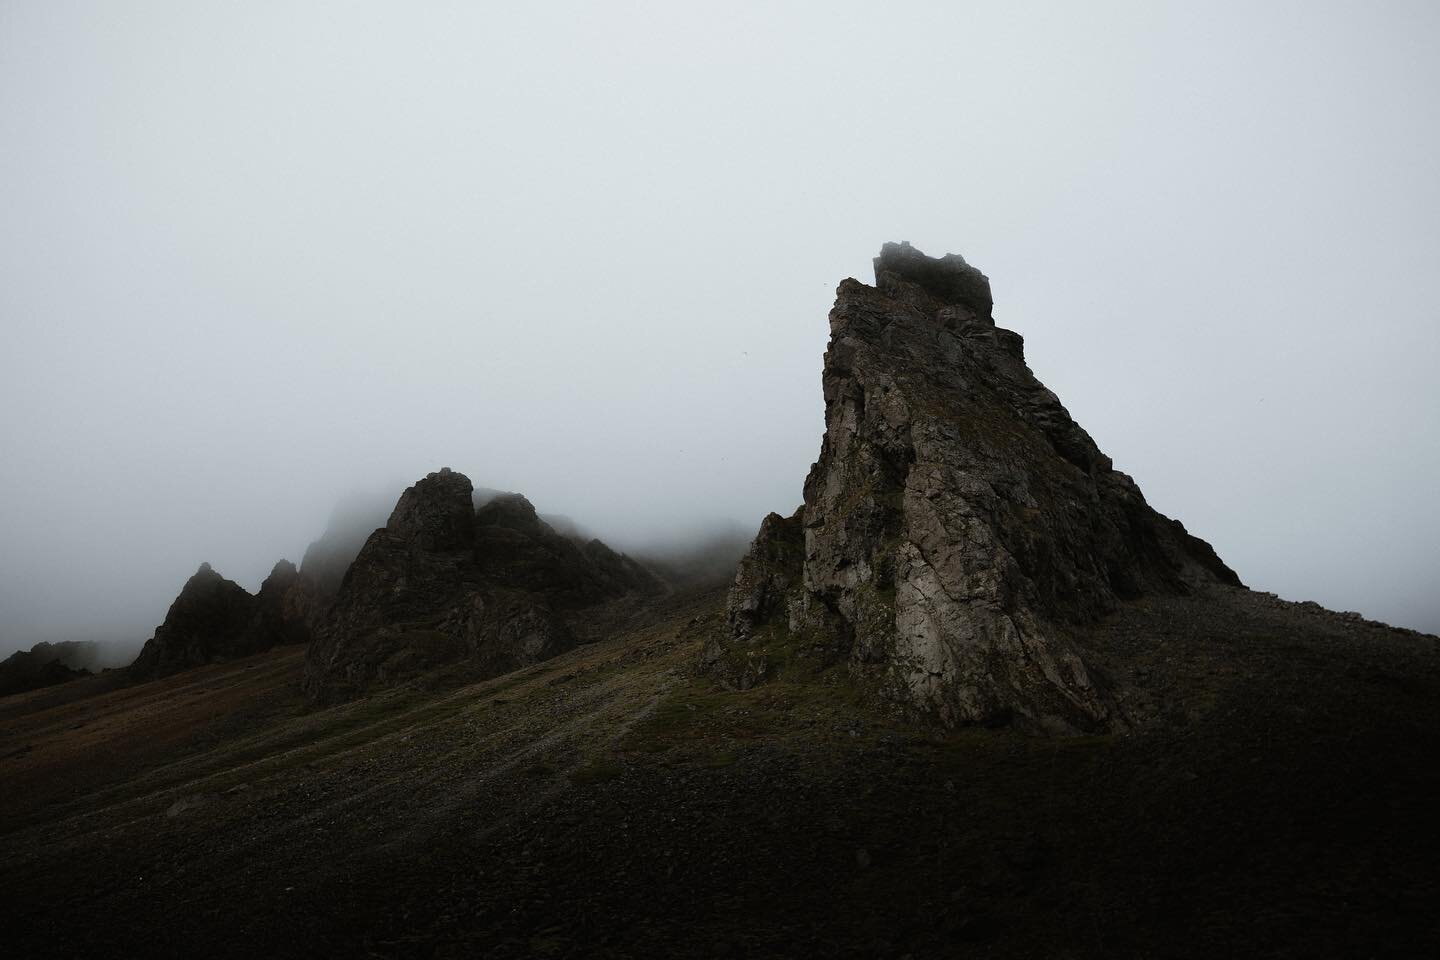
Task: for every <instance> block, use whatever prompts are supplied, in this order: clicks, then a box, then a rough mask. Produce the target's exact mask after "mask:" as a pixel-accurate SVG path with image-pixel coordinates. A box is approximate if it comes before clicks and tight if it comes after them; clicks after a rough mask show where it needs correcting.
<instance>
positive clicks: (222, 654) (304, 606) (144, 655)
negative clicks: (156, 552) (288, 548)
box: [129, 560, 312, 680]
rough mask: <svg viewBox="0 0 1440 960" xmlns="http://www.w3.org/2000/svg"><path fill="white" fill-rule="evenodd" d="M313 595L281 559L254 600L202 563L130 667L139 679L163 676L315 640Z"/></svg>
mask: <svg viewBox="0 0 1440 960" xmlns="http://www.w3.org/2000/svg"><path fill="white" fill-rule="evenodd" d="M311 606H312V604H311V601H310V593H309V591H308V590H307V589H306V587H305V584H304V583H303V581H302V580H301V578H300V576H299V574H298V573H297V572H296V570H295V566H294V564H291V563H290V562H288V561H285V560H281V561H280V562H279V563H277V564H276V565H275V569H274V570H272V571H271V573H270V576H269V577H267V578H266V579H265V582H264V583H263V584H261V585H260V592H259V593H257V594H254V595H253V596H252V595H251V594H250V593H249V592H248V591H247V590H246V589H245V588H244V587H242V586H240V585H239V584H237V583H235V582H234V581H232V580H226V579H225V578H224V577H222V576H220V574H218V573H216V572H215V571H214V570H213V569H211V567H210V564H208V563H202V564H200V569H199V570H197V571H196V572H195V575H194V576H193V577H191V578H190V579H189V580H187V581H186V582H185V586H184V587H183V588H182V589H181V591H180V595H179V596H178V597H176V598H175V602H174V603H172V604H171V605H170V610H169V612H168V613H166V614H165V622H164V623H162V624H161V625H160V626H159V627H157V628H156V630H155V635H154V636H153V637H151V638H150V639H149V640H147V641H146V642H145V646H144V647H143V648H142V649H141V651H140V655H139V656H138V657H137V658H136V659H135V662H134V663H132V664H131V665H130V667H129V672H130V676H131V677H132V678H133V679H137V680H146V679H151V678H153V677H163V676H166V675H168V674H171V673H175V672H177V671H179V670H185V669H188V668H190V667H197V666H200V665H202V664H206V663H212V662H214V661H217V660H230V659H233V658H235V657H245V656H249V655H250V654H252V653H259V652H261V651H262V650H268V649H270V648H271V647H273V646H276V645H277V644H284V643H305V642H307V641H309V639H310V626H309V616H310V608H311Z"/></svg>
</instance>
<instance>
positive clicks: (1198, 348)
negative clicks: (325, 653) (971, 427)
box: [0, 0, 1440, 654]
mask: <svg viewBox="0 0 1440 960" xmlns="http://www.w3.org/2000/svg"><path fill="white" fill-rule="evenodd" d="M1437 90H1440V5H1437V4H1435V3H1433V2H1430V0H1420V2H1410V3H1406V2H1378V3H1377V2H1373V0H1370V2H1356V3H1331V2H1313V0H1307V2H1272V3H1263V4H1257V3H1253V2H1245V3H1205V4H1195V3H1183V4H1181V3H1177V4H1167V3H1158V2H1154V0H1143V2H1133V3H1100V4H1073V3H1068V2H1064V3H1045V4H1022V3H983V4H982V3H956V2H946V3H926V4H917V3H896V4H876V3H874V2H867V3H836V2H828V3H806V4H791V3H756V4H724V5H707V6H704V7H702V6H700V5H692V4H676V3H664V2H656V3H620V2H615V3H586V4H580V3H535V4H529V3H516V4H503V5H502V4H477V3H453V4H452V3H439V2H433V3H423V4H410V3H333V4H331V3H325V4H321V3H293V2H283V3H281V2H275V3H264V2H246V3H201V2H196V0H183V2H172V3H153V2H151V3H147V2H141V0H132V2H125V3H111V2H89V3H67V2H60V0H33V2H16V0H9V2H0V324H3V329H0V332H3V340H0V343H3V347H0V654H3V653H4V652H6V651H8V650H9V649H10V648H13V647H22V646H26V647H28V646H29V645H30V644H31V643H33V642H35V641H36V640H40V639H62V638H65V637H80V638H86V637H106V638H117V637H118V638H126V639H131V640H141V639H144V637H146V636H148V635H149V633H150V631H151V630H152V628H153V627H154V625H155V624H156V623H158V622H159V621H160V620H161V619H162V618H163V616H164V613H165V609H166V607H167V605H168V604H169V602H170V600H171V599H172V598H173V597H174V595H175V593H176V591H177V590H178V589H179V587H180V585H181V583H182V582H183V581H184V579H185V578H186V577H187V576H189V575H190V574H191V573H192V572H193V571H194V569H195V568H196V566H197V565H198V564H199V563H200V562H201V561H202V560H204V561H209V562H210V563H211V564H213V565H214V566H215V567H216V568H217V569H218V570H220V571H221V572H222V573H224V574H225V575H227V576H229V577H231V578H233V579H236V580H238V581H239V582H240V583H241V584H243V585H245V586H247V587H249V588H251V589H254V588H255V587H256V586H257V585H258V583H259V581H260V579H261V578H262V577H263V576H264V574H265V573H266V572H267V571H268V570H269V568H270V566H271V565H272V564H273V562H274V561H275V560H276V559H278V558H280V557H282V556H284V557H288V558H291V559H296V560H298V558H299V556H300V554H301V553H302V551H303V550H304V547H305V545H306V544H307V543H308V542H309V541H310V540H311V539H312V538H314V537H315V536H316V535H317V534H319V533H320V531H321V529H322V527H323V526H324V522H325V518H326V517H327V515H328V514H329V512H330V510H331V508H332V507H333V505H334V504H335V502H336V501H337V500H338V499H339V498H340V497H341V496H343V495H345V494H346V493H348V492H350V491H351V490H354V489H357V488H359V489H371V488H373V487H375V486H376V485H385V484H390V483H394V484H397V485H403V484H404V483H406V482H410V481H413V480H414V479H415V478H416V477H418V476H420V475H422V474H424V473H425V472H427V471H429V470H433V469H436V468H438V467H440V466H443V465H448V466H451V467H454V468H455V469H458V470H463V471H465V472H467V473H468V474H469V475H470V476H471V477H472V479H473V480H474V481H475V482H476V483H477V484H480V485H487V486H492V487H500V488H509V489H514V490H519V491H522V492H524V493H526V494H527V495H528V496H529V497H530V498H531V500H533V501H534V502H535V504H536V505H537V506H538V507H539V509H541V510H542V511H546V512H553V513H561V514H566V515H568V516H570V517H573V518H574V519H575V520H577V521H578V522H580V523H582V524H584V525H585V526H586V527H587V528H589V529H592V530H594V531H595V532H596V533H597V534H599V535H600V536H602V537H605V538H607V539H610V540H613V541H615V542H617V543H619V544H621V545H622V546H631V547H633V546H634V545H637V544H643V543H644V542H645V541H647V540H650V539H656V538H659V539H669V540H673V539H674V538H676V537H678V536H686V535H692V534H695V533H697V532H703V531H707V530H710V529H714V528H724V527H728V526H730V525H734V524H740V525H743V526H745V527H747V528H751V529H753V527H754V526H755V525H756V524H758V521H759V519H760V517H761V516H762V515H763V514H764V513H765V512H767V511H769V510H779V511H783V512H788V511H790V510H792V509H793V508H794V507H795V506H796V505H797V504H798V502H799V500H800V496H801V489H800V488H801V482H802V480H803V478H804V475H805V472H806V470H807V468H808V467H809V465H810V463H811V461H812V460H813V459H814V457H815V455H816V454H817V452H818V450H819V442H820V433H821V430H822V412H823V411H822V401H821V396H820V376H819V375H820V363H821V355H822V352H823V350H824V346H825V342H826V339H827V334H828V330H827V325H826V312H827V310H828V309H829V306H830V303H831V300H832V296H833V290H834V287H835V285H836V283H837V282H838V281H839V280H840V279H842V278H843V277H845V276H847V275H852V276H856V277H859V278H861V279H864V280H866V281H867V282H868V281H869V279H870V258H871V257H872V256H873V255H874V254H875V252H876V251H877V250H878V248H879V246H880V244H881V243H882V242H883V241H885V240H910V241H912V242H913V243H915V244H916V245H917V246H919V247H920V248H921V249H923V250H925V251H927V252H929V253H931V254H935V255H938V254H941V253H944V252H946V251H955V252H959V253H963V254H964V255H965V256H966V257H967V258H968V259H969V260H970V261H971V262H973V263H974V264H976V265H977V266H979V267H980V268H981V269H983V270H984V271H985V272H986V273H988V274H989V276H990V277H991V280H992V283H993V286H994V291H995V299H996V314H997V318H998V320H999V322H1000V323H1001V325H1003V326H1007V327H1011V328H1013V329H1015V330H1018V331H1020V332H1021V333H1023V334H1024V335H1025V337H1026V341H1027V348H1028V354H1029V359H1030V362H1031V365H1032V366H1033V367H1034V369H1035V371H1036V373H1037V374H1038V375H1039V376H1040V377H1041V379H1042V380H1044V381H1045V382H1046V383H1047V384H1048V385H1049V386H1050V387H1051V388H1053V389H1054V390H1055V391H1056V392H1057V393H1058V394H1059V395H1060V397H1061V398H1062V399H1063V400H1064V401H1065V403H1066V404H1067V405H1068V407H1069V409H1070V410H1071V412H1072V413H1073V414H1074V415H1075V417H1076V418H1077V419H1078V420H1079V421H1080V422H1081V423H1082V424H1083V425H1084V426H1085V427H1086V428H1087V429H1089V431H1090V432H1091V433H1092V434H1093V435H1094V437H1095V438H1096V440H1097V442H1098V443H1099V444H1100V446H1101V448H1102V449H1104V450H1105V451H1106V452H1107V453H1109V454H1110V455H1111V456H1112V457H1113V458H1114V459H1115V461H1116V464H1117V465H1118V466H1119V467H1120V468H1121V469H1124V470H1126V471H1127V472H1130V473H1131V474H1132V475H1134V476H1135V478H1136V479H1137V480H1138V481H1139V483H1140V485H1141V487H1142V488H1143V489H1144V490H1145V492H1146V494H1147V495H1148V497H1149V499H1150V500H1151V502H1152V503H1153V504H1154V505H1155V506H1156V507H1157V508H1159V509H1160V510H1161V511H1163V512H1165V513H1167V514H1170V515H1172V516H1175V517H1178V518H1180V519H1181V520H1183V521H1184V522H1185V523H1186V524H1187V526H1188V527H1189V528H1190V529H1191V530H1192V531H1194V532H1195V533H1197V534H1199V535H1200V536H1203V537H1205V538H1207V539H1209V540H1210V541H1211V542H1212V543H1214V545H1215V546H1216V548H1217V550H1218V551H1219V553H1220V555H1221V556H1222V557H1223V558H1224V559H1225V560H1227V561H1228V562H1229V563H1230V564H1231V565H1232V566H1233V567H1234V568H1235V569H1236V570H1237V571H1238V572H1239V573H1240V575H1241V576H1242V578H1244V579H1245V580H1246V582H1247V583H1249V584H1250V585H1252V586H1254V587H1256V588H1260V589H1266V590H1274V591H1278V592H1279V593H1280V594H1281V595H1283V596H1286V597H1290V598H1294V599H1315V600H1318V601H1321V602H1323V603H1324V604H1326V605H1328V606H1331V607H1335V608H1340V609H1356V610H1359V611H1361V612H1363V613H1365V614H1366V615H1368V616H1371V617H1376V618H1380V619H1384V620H1387V621H1391V622H1394V623H1397V624H1403V625H1408V626H1414V627H1419V628H1424V629H1427V630H1431V631H1435V630H1440V599H1437V596H1440V591H1437V590H1436V588H1435V584H1436V580H1437V572H1440V570H1437V563H1436V548H1435V544H1436V543H1437V542H1440V504H1437V500H1436V497H1435V491H1436V490H1437V489H1440V429H1437V423H1440V386H1437V380H1436V376H1435V365H1436V360H1437V358H1440V324H1437V316H1436V314H1437V307H1436V303H1437V298H1436V296H1435V293H1434V285H1435V284H1434V276H1435V273H1434V271H1435V264H1436V263H1437V262H1440V177H1437V176H1436V171H1437V170H1440V111H1437V110H1436V108H1435V96H1436V91H1437Z"/></svg>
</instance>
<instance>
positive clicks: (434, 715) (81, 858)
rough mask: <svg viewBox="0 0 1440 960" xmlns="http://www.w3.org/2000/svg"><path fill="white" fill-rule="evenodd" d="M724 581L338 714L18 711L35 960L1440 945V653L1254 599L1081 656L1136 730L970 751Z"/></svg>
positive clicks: (1202, 600) (1110, 641)
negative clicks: (779, 632) (764, 664)
mask: <svg viewBox="0 0 1440 960" xmlns="http://www.w3.org/2000/svg"><path fill="white" fill-rule="evenodd" d="M722 603H723V597H722V596H721V594H719V593H702V594H694V595H690V596H684V597H678V598H671V599H669V600H666V601H662V602H658V603H656V604H655V605H654V606H652V607H651V608H650V609H649V610H648V611H647V612H646V613H645V614H643V615H639V616H637V617H636V618H635V619H634V621H633V622H632V623H630V624H629V626H628V627H626V628H624V629H622V630H619V631H617V634H616V635H615V636H614V637H613V638H612V639H609V640H604V641H602V642H598V643H594V644H588V645H585V646H582V647H579V648H577V649H575V650H572V651H569V652H567V653H565V654H562V655H560V656H558V657H556V658H555V659H553V660H549V661H546V662H544V663H542V664H539V665H537V666H533V667H530V668H527V669H524V670H522V671H519V672H517V673H513V674H510V675H507V676H503V677H500V678H496V679H491V680H486V681H483V682H472V680H471V679H470V678H469V677H467V676H466V675H465V673H464V668H463V667H451V668H448V669H447V670H444V671H440V672H436V673H432V674H429V675H427V676H425V677H423V678H420V679H418V680H416V681H413V682H411V683H408V684H406V685H404V686H401V687H398V688H396V689H393V690H388V691H385V692H383V693H379V694H376V695H374V696H372V697H369V698H368V699H363V700H358V701H355V702H351V703H346V704H341V705H339V706H333V707H329V708H325V709H316V708H313V707H310V706H308V705H307V704H306V703H305V702H304V700H303V698H302V696H301V692H300V680H301V674H302V658H303V651H301V650H299V649H297V648H281V649H277V650H273V651H271V652H269V653H265V654H260V655H257V656H254V657H250V658H248V659H245V660H239V661H235V662H231V663H227V664H223V665H214V666H208V667H203V668H199V669H196V670H192V671H188V672H186V673H182V674H178V675H175V676H172V677H168V678H165V679H162V680H158V681H154V682H151V683H147V684H143V685H138V686H132V687H124V688H116V683H117V681H116V680H115V679H114V678H113V677H110V676H105V677H96V678H92V679H87V680H81V681H76V682H74V683H71V684H67V685H65V686H64V687H63V688H54V689H50V690H42V691H36V692H34V693H31V694H25V695H22V696H18V697H14V698H7V699H5V700H0V778H3V779H0V783H3V785H4V789H3V791H0V929H3V930H4V932H5V947H6V953H7V955H8V956H14V957H32V956H67V957H88V956H94V957H110V956H142V955H143V956H150V955H158V956H186V957H192V956H197V955H200V956H206V957H251V956H285V957H289V956H296V957H299V956H346V957H349V956H371V957H412V956H413V957H428V956H438V957H460V956H466V957H468V956H486V957H520V956H540V957H549V956H553V957H560V956H587V957H589V956H596V957H662V956H663V957H714V956H735V957H742V956H743V957H752V956H758V957H771V956H773V957H793V956H816V957H830V956H837V957H851V956H853V957H904V956H907V955H908V956H910V957H912V958H928V957H956V956H965V957H971V956H974V957H1096V958H1100V957H1104V958H1111V957H1222V956H1265V957H1317V956H1337V957H1338V956H1347V957H1348V956H1364V957H1389V956H1396V957H1402V956H1403V957H1412V956H1435V955H1437V954H1440V882H1437V876H1440V828H1437V821H1436V819H1435V814H1434V811H1435V810H1436V809H1440V765H1437V763H1436V762H1435V758H1436V757H1437V756H1440V651H1437V644H1440V641H1437V640H1436V638H1433V637H1427V636H1423V635H1419V634H1415V633H1411V632H1407V631H1396V630H1391V629H1389V628H1385V627H1382V626H1380V625H1376V624H1370V623H1366V622H1364V621H1360V620H1358V619H1353V618H1347V617H1345V616H1343V615H1337V614H1333V613H1329V612H1326V611H1322V610H1320V609H1319V608H1317V607H1314V606H1313V605H1297V604H1286V603H1282V602H1280V601H1276V600H1274V599H1273V598H1269V597H1267V596H1265V595H1263V594H1252V593H1248V592H1245V591H1242V590H1235V589H1230V588H1222V587H1217V588H1213V589H1211V590H1210V591H1208V592H1206V593H1205V594H1203V595H1200V596H1195V597H1160V598H1152V599H1149V600H1145V601H1141V602H1135V603H1127V604H1123V605H1122V606H1121V607H1120V608H1119V609H1118V611H1117V612H1115V613H1114V614H1112V615H1111V616H1109V617H1108V618H1107V619H1106V620H1104V621H1102V622H1101V623H1099V624H1097V625H1096V626H1095V627H1094V628H1093V629H1086V630H1077V632H1076V634H1075V636H1074V638H1073V640H1074V642H1075V644H1076V645H1077V647H1079V648H1080V649H1081V650H1082V651H1083V652H1084V655H1085V656H1086V658H1087V662H1089V663H1091V664H1092V666H1093V667H1094V669H1096V670H1097V671H1099V672H1101V673H1102V674H1104V678H1105V680H1106V682H1107V683H1109V684H1110V685H1111V687H1112V689H1114V690H1116V697H1117V703H1118V704H1119V706H1120V709H1121V710H1122V711H1123V712H1124V714H1125V716H1126V720H1127V724H1128V729H1127V730H1124V731H1121V732H1116V733H1108V734H1105V735H1101V736H1090V737H1081V738H1064V739H1043V738H1037V737H1031V736H1025V735H1022V734H1019V733H1017V732H1014V731H1012V730H1008V729H973V728H972V729H968V730H962V731H960V732H942V731H939V730H937V729H935V728H932V727H927V726H923V725H920V724H918V723H916V722H914V721H912V720H907V719H906V718H905V717H903V716H901V715H899V714H892V713H889V712H887V711H885V710H883V709H876V708H874V707H873V706H869V705H868V704H872V703H873V702H874V700H873V697H872V696H871V693H872V692H871V691H866V690H861V689H860V688H859V687H857V685H856V681H855V680H854V679H852V675H851V673H850V672H849V671H848V669H847V668H846V666H845V665H844V664H843V663H830V662H827V656H829V655H828V654H826V653H824V652H823V651H819V650H814V649H805V648H800V647H791V648H786V647H781V646H776V647H774V648H771V649H767V650H765V651H764V655H765V656H766V657H767V658H768V661H769V663H768V669H767V671H766V678H767V679H766V682H764V683H761V684H759V685H757V686H755V687H753V688H752V689H749V690H746V691H744V692H727V691H725V690H722V689H720V688H719V687H717V686H716V685H715V684H714V682H713V681H712V680H710V679H708V678H706V677H701V676H697V675H696V673H695V669H694V668H695V664H696V662H697V659H698V657H699V654H700V650H701V647H702V645H703V644H704V642H705V641H706V640H707V639H708V638H709V637H711V636H712V635H713V633H714V632H715V631H719V630H724V629H726V628H725V625H724V623H723V614H722V613H721V609H722Z"/></svg>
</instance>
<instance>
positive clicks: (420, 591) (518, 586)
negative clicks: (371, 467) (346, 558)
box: [305, 468, 664, 700]
mask: <svg viewBox="0 0 1440 960" xmlns="http://www.w3.org/2000/svg"><path fill="white" fill-rule="evenodd" d="M475 502H476V498H475V496H474V493H473V490H472V488H471V483H470V480H469V479H468V478H467V477H465V476H464V475H463V474H460V473H456V472H455V471H452V470H449V469H448V468H447V469H444V470H441V471H439V472H437V473H432V474H429V475H428V476H426V477H425V478H424V479H422V480H420V481H419V482H417V483H416V484H415V485H414V486H412V487H410V488H409V489H407V490H406V491H405V492H404V493H403V494H402V495H401V496H400V500H399V502H398V503H397V504H396V505H395V510H394V512H393V513H392V514H391V516H390V519H389V520H388V521H387V523H386V524H385V526H384V527H383V528H382V529H379V530H376V531H375V532H374V533H372V534H371V536H370V538H369V539H368V540H367V541H366V542H365V546H364V547H363V548H362V549H361V550H360V553H359V555H358V556H357V557H356V558H355V561H354V562H353V563H352V564H351V565H350V569H349V572H348V573H347V574H346V575H345V579H344V581H343V583H342V584H341V586H340V590H339V593H338V594H337V596H336V598H335V602H334V604H333V605H332V606H331V608H330V611H329V614H328V615H327V617H326V618H325V622H324V624H323V626H322V627H321V628H320V630H319V631H318V633H317V638H316V640H315V642H314V643H313V644H312V645H311V648H310V651H309V655H308V657H307V661H306V674H305V687H306V690H307V692H308V693H309V694H310V695H311V696H312V697H313V698H315V699H317V700H333V699H341V698H344V697H347V696H351V695H354V694H357V693H361V692H363V691H364V690H365V689H367V688H368V687H370V686H371V685H374V684H383V683H387V682H390V681H393V680H395V679H396V678H400V677H404V676H407V675H410V674H413V673H415V672H418V671H420V670H423V669H426V668H429V667H432V666H435V665H438V664H442V663H446V662H450V661H454V660H461V659H466V660H469V661H471V662H472V663H474V665H475V666H476V668H477V669H478V670H480V671H483V672H485V673H488V674H498V673H501V672H504V671H507V670H513V669H515V668H517V667H519V666H523V665H525V664H528V663H534V662H536V661H538V660H543V659H546V658H548V657H551V656H554V655H555V654H556V653H559V652H561V651H563V650H566V649H569V648H570V647H572V646H574V645H575V644H576V643H579V642H582V641H584V640H586V639H589V638H590V635H591V632H592V630H593V629H594V627H595V625H596V623H597V620H596V617H595V615H594V611H595V610H596V608H597V607H600V606H603V605H604V604H607V603H609V602H613V601H617V600H623V599H625V598H632V599H633V598H639V597H643V596H645V595H648V594H654V593H657V592H661V591H663V590H664V587H663V585H662V584H661V583H660V582H659V581H658V580H657V579H656V578H655V577H654V576H653V575H652V574H650V573H649V571H647V570H645V569H644V568H643V567H641V566H640V565H639V564H636V563H635V562H634V561H633V560H630V558H628V557H625V556H624V555H622V554H617V553H615V552H614V551H611V550H610V549H609V548H608V547H606V546H605V545H604V544H602V543H600V542H599V541H593V542H591V543H589V544H586V545H583V546H582V545H580V544H577V543H575V542H574V541H572V540H570V539H568V538H566V537H564V536H561V535H560V534H558V533H556V532H555V531H554V530H553V529H552V528H551V527H550V526H549V525H548V524H547V523H545V522H544V521H543V520H541V519H540V517H539V516H538V515H537V514H536V512H535V508H534V507H533V506H532V505H531V504H530V502H529V501H528V500H526V499H525V498H524V497H522V496H520V495H519V494H495V495H491V496H488V497H486V498H484V499H483V501H482V505H481V506H480V507H479V508H478V509H477V508H476V506H475ZM581 611H585V612H586V613H585V616H583V617H582V616H580V615H579V614H580V612H581Z"/></svg>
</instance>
